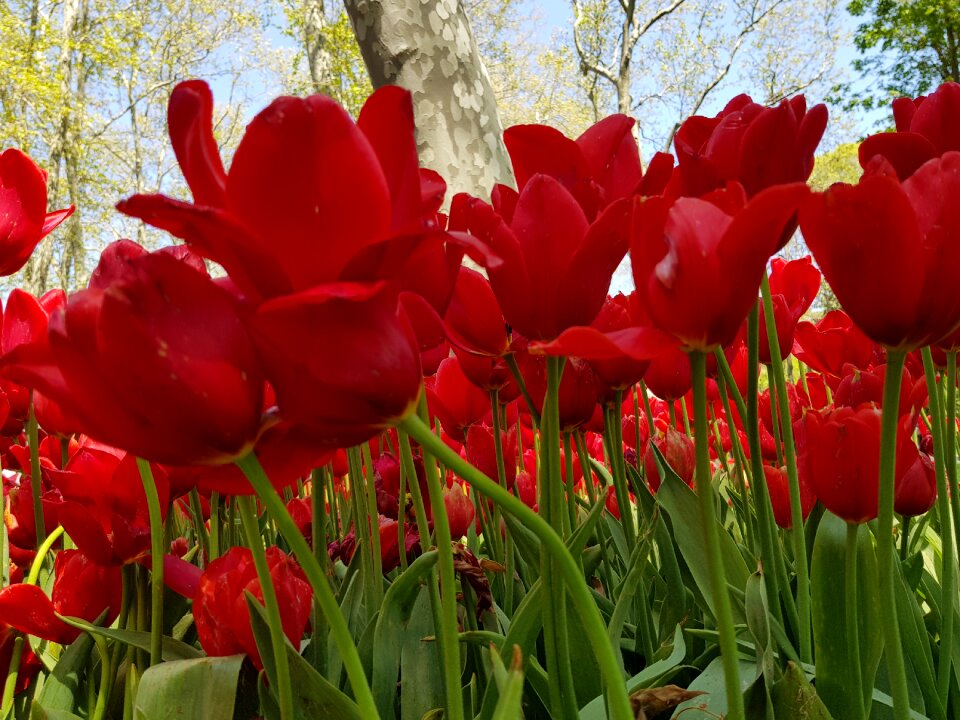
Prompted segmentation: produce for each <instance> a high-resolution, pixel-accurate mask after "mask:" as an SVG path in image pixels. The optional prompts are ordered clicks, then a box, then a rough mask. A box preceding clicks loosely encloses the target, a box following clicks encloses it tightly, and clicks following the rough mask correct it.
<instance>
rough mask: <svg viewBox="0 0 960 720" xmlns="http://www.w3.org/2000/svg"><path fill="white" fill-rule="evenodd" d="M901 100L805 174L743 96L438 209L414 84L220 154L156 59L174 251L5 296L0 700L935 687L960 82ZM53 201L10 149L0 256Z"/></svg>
mask: <svg viewBox="0 0 960 720" xmlns="http://www.w3.org/2000/svg"><path fill="white" fill-rule="evenodd" d="M893 110H894V118H895V123H896V128H897V131H896V132H892V133H883V134H880V135H875V136H871V137H869V138H867V139H866V140H865V141H864V142H863V143H862V145H861V146H860V150H859V158H860V161H861V163H862V165H863V168H864V173H863V177H862V178H860V180H859V181H858V182H857V183H856V184H837V185H834V186H833V187H830V188H828V189H827V190H825V191H822V192H814V191H812V190H811V189H810V188H809V187H808V185H807V180H808V178H809V177H810V173H811V171H812V170H813V165H814V156H815V153H816V149H817V146H818V144H819V142H820V139H821V137H822V136H823V133H824V129H825V126H826V122H827V113H826V108H825V107H824V106H822V105H815V106H812V107H809V108H808V106H807V102H806V99H805V98H803V96H797V97H793V98H790V99H787V100H783V101H782V102H780V103H778V104H777V105H776V106H774V107H769V108H768V107H763V106H761V105H759V104H757V103H755V102H753V101H752V100H751V99H750V98H749V97H748V96H746V95H740V96H737V97H735V98H733V99H732V100H731V101H730V102H729V103H728V104H727V105H726V106H725V107H724V109H723V110H722V111H721V112H720V113H719V114H718V115H717V116H716V117H699V116H696V117H692V118H689V119H687V120H686V121H685V122H684V123H683V124H682V125H681V126H680V127H679V129H678V131H677V133H676V136H675V139H674V151H675V156H674V155H673V154H668V153H658V154H656V155H655V156H654V157H653V158H651V160H650V162H649V164H647V165H646V166H645V167H644V165H643V164H642V163H641V158H640V153H639V148H638V146H637V143H636V141H635V140H634V134H633V130H634V121H633V120H632V119H631V118H628V117H626V116H624V115H614V116H611V117H609V118H606V119H604V120H601V121H600V122H598V123H596V124H594V125H593V126H591V127H590V128H588V129H587V130H586V131H584V132H583V133H582V134H581V135H580V136H579V137H577V138H576V139H572V138H568V137H566V136H565V135H563V134H562V133H561V132H559V131H558V130H555V129H553V128H551V127H548V126H545V125H521V126H516V127H512V128H509V129H507V131H506V132H505V135H504V143H505V146H506V148H507V150H508V152H509V155H510V160H511V163H512V170H513V178H514V180H515V184H510V185H508V184H501V185H497V186H495V187H494V188H493V189H492V191H491V193H490V195H489V196H483V197H473V196H470V195H467V194H462V193H461V194H458V195H456V196H454V197H452V198H450V199H449V204H446V184H445V182H444V179H443V178H441V177H440V176H439V175H437V173H435V172H433V171H431V170H429V169H425V168H420V167H419V164H418V155H417V143H416V138H415V131H416V127H415V122H414V114H413V104H412V102H411V97H410V95H409V93H407V92H406V91H405V90H402V89H400V88H397V87H384V88H380V89H379V90H377V91H376V92H374V93H373V94H372V95H371V96H370V97H369V98H368V100H367V101H366V103H365V105H364V107H363V109H362V111H361V112H360V114H359V117H358V118H357V119H356V120H354V119H353V118H351V117H350V115H349V114H348V113H347V112H346V111H345V110H344V109H343V108H341V107H340V106H339V105H338V104H337V103H336V102H335V101H333V100H331V99H330V98H326V97H323V96H319V95H315V96H313V97H309V98H305V99H303V98H293V97H281V98H277V99H276V100H274V101H273V102H271V103H270V104H269V105H268V106H267V107H266V108H264V109H263V110H262V111H261V112H259V113H258V114H257V115H256V116H255V117H254V118H253V119H252V120H251V122H250V124H249V125H248V127H247V129H246V132H245V133H244V135H243V137H242V139H241V140H240V143H239V145H238V147H237V149H236V152H235V153H234V154H233V158H232V161H231V163H230V165H229V167H226V166H225V165H224V162H223V160H221V156H220V152H219V150H218V145H217V142H216V140H215V137H214V105H213V94H212V92H211V90H210V88H209V87H208V86H207V85H206V83H204V82H202V81H199V80H189V81H186V82H183V83H180V84H178V85H177V86H176V87H175V88H174V89H173V91H172V94H171V97H170V101H169V107H168V127H169V132H170V139H171V143H172V146H173V151H174V154H175V156H176V159H177V162H178V164H179V166H180V170H181V171H182V174H183V177H184V179H185V180H186V184H187V186H188V188H189V190H190V193H191V195H192V200H190V201H187V200H184V199H178V198H174V197H169V196H166V195H162V194H151V195H134V196H132V197H128V198H126V199H125V200H122V201H121V202H120V203H119V204H118V209H119V210H120V212H122V213H124V214H126V215H128V216H130V217H133V218H138V219H140V220H142V221H143V222H145V223H147V224H149V225H151V226H153V227H155V228H158V229H159V230H162V231H165V232H167V233H169V234H170V235H171V236H172V237H173V238H175V239H177V240H180V241H183V242H182V243H178V244H174V245H171V246H168V247H163V248H160V249H154V250H152V251H151V250H147V249H146V248H144V247H141V246H140V245H138V244H136V243H133V242H131V241H129V240H118V241H116V242H114V243H112V244H111V245H109V246H108V247H107V248H106V249H105V250H104V251H103V252H102V253H101V255H100V258H99V260H98V262H97V264H96V268H95V270H94V271H93V273H92V275H91V277H90V280H89V283H88V285H87V287H85V288H82V289H78V290H76V291H73V292H70V293H65V292H64V291H61V290H55V291H50V292H48V293H46V294H44V295H42V296H39V297H34V296H33V295H30V294H29V293H27V292H25V291H23V290H22V289H15V290H13V291H12V292H11V293H10V295H9V296H8V297H7V299H6V302H5V303H4V307H3V313H2V321H0V463H2V467H3V469H4V472H3V476H2V485H3V510H4V513H3V520H4V529H3V533H2V536H0V540H2V543H0V559H2V563H3V568H2V570H3V572H2V574H0V698H2V699H0V717H2V718H16V719H17V720H19V718H27V717H41V716H42V717H51V718H53V717H60V716H63V717H85V718H91V720H104V719H105V718H114V717H116V718H127V717H134V716H135V717H145V718H150V717H154V716H159V715H160V714H163V713H174V714H176V715H177V716H178V717H187V718H197V719H198V720H199V719H200V718H204V719H206V718H220V717H223V718H232V717H237V718H242V719H243V720H250V719H251V718H255V717H265V718H269V719H270V720H294V719H295V718H299V717H314V716H317V714H318V713H319V714H321V715H323V716H324V717H327V716H329V717H337V718H383V719H384V720H387V719H389V718H396V717H398V716H400V717H426V716H431V715H436V714H438V713H439V714H442V715H443V717H444V718H447V719H448V720H466V719H467V718H468V717H469V718H484V719H487V718H519V717H525V718H531V719H534V718H536V719H540V718H543V719H546V718H571V719H572V718H578V717H579V718H581V719H583V720H586V719H588V718H590V719H592V718H596V719H597V720H600V718H610V719H612V720H632V719H633V718H636V717H653V716H657V717H667V716H668V715H671V714H672V715H671V716H672V717H680V716H683V717H686V716H687V715H688V714H690V713H697V712H700V713H702V714H704V715H705V716H711V717H726V718H732V719H733V720H747V718H752V717H776V718H793V717H801V716H804V717H805V716H807V715H809V716H811V717H813V716H816V717H818V718H836V719H837V720H848V719H849V720H868V719H869V718H872V717H893V718H895V720H907V718H911V717H919V716H923V717H927V718H930V719H931V720H947V719H948V718H950V717H954V716H956V714H957V708H960V689H958V685H957V683H956V677H957V674H958V672H960V666H957V665H956V655H957V651H958V650H960V647H958V646H957V645H956V642H957V640H956V635H957V633H958V632H960V626H958V624H957V623H958V620H960V616H958V608H957V605H956V598H957V587H958V584H957V583H958V572H957V571H958V570H960V567H958V553H957V543H956V540H957V534H958V530H960V499H958V498H960V488H958V486H957V469H956V463H955V462H954V460H955V458H956V455H957V429H958V422H957V412H956V408H957V397H956V382H957V361H956V352H957V349H958V348H960V342H958V338H960V293H958V292H957V286H958V283H960V274H958V273H960V270H958V268H960V211H958V208H960V130H958V128H960V85H956V84H953V83H947V84H945V85H943V86H942V87H940V88H938V89H937V90H936V91H935V92H932V93H931V94H930V95H928V96H926V97H925V98H917V99H912V98H901V99H898V100H897V101H895V102H894V106H893ZM72 210H73V209H72V208H68V209H65V210H58V211H52V212H51V211H48V208H47V193H46V175H45V174H44V172H43V171H42V170H41V169H40V168H39V167H38V166H37V165H36V164H35V163H34V162H33V161H32V160H31V159H30V158H28V157H27V156H26V155H24V154H23V153H22V152H20V151H18V150H6V151H5V152H3V153H2V154H0V274H3V275H10V274H12V273H14V272H16V271H17V270H18V269H19V268H21V267H23V265H24V264H25V263H26V262H27V260H28V259H29V258H30V256H31V253H32V252H33V251H34V249H35V248H36V247H37V244H38V243H39V242H40V241H41V240H42V239H43V238H44V237H45V236H46V235H47V234H49V233H50V232H52V231H54V230H55V229H56V227H57V225H58V224H60V223H61V222H63V221H64V220H66V219H67V218H68V217H69V215H70V214H71V212H72ZM73 221H75V219H74V220H73ZM73 221H71V222H73ZM798 228H799V230H800V232H801V233H802V235H803V239H804V241H805V243H806V245H807V247H808V248H809V249H810V251H811V253H812V257H811V256H804V257H801V258H799V259H792V260H789V261H788V260H786V259H785V258H783V257H778V254H779V253H780V251H781V250H782V249H783V247H784V245H785V243H786V242H787V241H788V240H789V239H790V238H791V237H792V236H793V235H794V233H795V232H796V231H797V229H798ZM628 253H629V262H630V267H631V270H632V276H633V280H634V285H635V289H634V290H633V291H632V292H630V293H619V294H611V292H610V286H611V278H612V275H613V273H614V270H615V269H616V268H617V266H618V265H619V264H620V263H621V261H623V260H624V258H625V257H627V256H628ZM465 257H469V258H470V259H472V260H473V261H474V263H475V264H469V263H466V264H465V263H464V258H465ZM468 265H469V266H468ZM214 266H216V267H217V271H216V272H214V271H213V270H212V269H211V268H212V267H214ZM821 273H822V277H821ZM822 283H825V284H826V285H829V287H830V289H831V290H832V292H833V294H834V295H835V297H836V299H837V301H838V302H839V304H840V306H841V307H842V309H833V310H831V311H829V312H823V307H822V305H823V304H822V303H818V302H817V299H816V298H817V297H818V294H819V293H820V292H821V284H822ZM931 346H933V349H934V351H933V352H931V349H930V348H931ZM881 663H883V670H882V671H881V670H880V664H881ZM703 692H707V694H702V693H703Z"/></svg>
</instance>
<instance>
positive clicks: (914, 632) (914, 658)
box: [893, 561, 947, 720]
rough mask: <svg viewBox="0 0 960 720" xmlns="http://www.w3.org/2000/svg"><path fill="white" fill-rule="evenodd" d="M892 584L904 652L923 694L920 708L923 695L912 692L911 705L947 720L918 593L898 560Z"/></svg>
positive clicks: (935, 719) (936, 718)
mask: <svg viewBox="0 0 960 720" xmlns="http://www.w3.org/2000/svg"><path fill="white" fill-rule="evenodd" d="M893 585H894V595H895V596H896V602H897V624H898V626H899V629H900V637H901V638H902V640H903V649H904V654H905V655H906V659H907V662H908V665H909V667H912V669H913V674H914V675H915V677H916V680H917V683H918V684H919V686H920V693H921V695H922V701H921V702H922V704H921V707H919V708H918V707H917V700H918V699H920V698H917V697H915V694H914V693H911V696H910V705H911V706H912V707H913V708H916V709H918V710H920V711H921V712H923V711H924V710H925V711H926V713H927V714H928V715H929V716H930V717H931V718H933V719H934V720H946V717H947V715H946V712H945V710H944V708H943V704H942V703H941V702H940V696H939V694H938V693H937V684H936V680H935V678H934V671H933V658H932V656H931V651H930V641H929V636H928V634H927V630H926V627H925V626H924V623H923V614H922V613H921V612H920V606H919V605H918V604H917V600H916V596H915V595H914V593H913V592H912V591H911V590H910V589H909V588H908V587H907V585H906V581H905V580H904V577H903V573H902V572H901V569H900V564H899V562H897V561H895V562H894V578H893ZM908 673H909V670H908ZM908 678H909V675H908Z"/></svg>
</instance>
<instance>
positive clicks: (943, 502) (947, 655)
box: [901, 348, 956, 707]
mask: <svg viewBox="0 0 960 720" xmlns="http://www.w3.org/2000/svg"><path fill="white" fill-rule="evenodd" d="M921 356H922V358H923V369H924V374H925V375H926V379H927V394H928V395H929V397H930V414H931V416H932V417H931V421H932V422H931V423H930V432H931V433H932V434H933V460H934V467H935V472H936V482H937V501H936V502H937V514H938V515H939V516H940V542H941V545H942V551H941V554H940V561H941V567H940V583H941V590H942V594H941V596H940V616H941V617H942V618H943V631H942V632H941V633H940V653H939V662H938V665H937V692H938V693H939V695H940V701H941V703H942V704H943V706H944V707H946V706H947V700H948V694H949V692H950V665H951V661H952V656H953V652H952V650H953V625H954V617H953V616H954V613H953V606H954V596H955V595H956V591H955V589H954V586H955V583H956V552H955V545H954V538H953V532H951V530H952V523H951V517H950V500H949V499H948V498H949V492H948V490H947V478H946V463H947V462H948V458H949V457H950V455H949V452H950V450H949V448H947V449H946V453H945V452H944V445H945V443H944V442H943V427H944V426H943V423H941V422H940V418H941V417H943V411H942V408H941V407H940V394H939V393H938V392H937V371H936V368H935V367H934V365H933V356H932V355H931V354H930V348H924V349H923V350H922V351H921ZM948 429H949V428H948ZM907 520H909V518H907ZM908 529H909V526H908V525H907V523H906V522H905V523H904V525H903V527H902V530H903V539H902V541H901V547H902V548H906V547H907V530H908ZM901 557H904V553H903V552H901Z"/></svg>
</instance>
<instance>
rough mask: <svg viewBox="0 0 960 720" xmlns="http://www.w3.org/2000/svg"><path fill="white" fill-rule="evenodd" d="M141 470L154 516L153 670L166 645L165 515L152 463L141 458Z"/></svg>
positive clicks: (152, 523) (152, 546)
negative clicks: (164, 641)
mask: <svg viewBox="0 0 960 720" xmlns="http://www.w3.org/2000/svg"><path fill="white" fill-rule="evenodd" d="M137 469H138V470H139V471H140V479H141V480H142V481H143V492H144V493H145V494H146V496H147V512H148V514H149V516H150V583H151V585H150V666H151V667H152V666H154V665H157V664H158V663H160V662H161V661H162V658H161V648H162V645H161V643H162V641H163V556H164V547H163V512H162V510H161V508H160V496H159V495H158V494H157V484H156V482H154V479H153V470H151V469H150V463H148V462H147V461H146V460H142V459H141V458H137Z"/></svg>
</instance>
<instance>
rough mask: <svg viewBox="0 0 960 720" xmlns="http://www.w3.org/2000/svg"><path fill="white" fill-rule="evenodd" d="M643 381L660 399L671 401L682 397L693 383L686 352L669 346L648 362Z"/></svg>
mask: <svg viewBox="0 0 960 720" xmlns="http://www.w3.org/2000/svg"><path fill="white" fill-rule="evenodd" d="M643 381H644V383H645V384H646V386H647V389H648V390H649V391H650V392H652V393H653V394H654V395H656V396H657V397H658V398H660V399H661V400H665V401H667V402H673V401H674V400H678V399H679V398H682V397H683V396H684V395H686V394H687V393H688V392H690V388H691V387H692V384H693V380H692V377H691V375H690V360H689V359H687V354H686V353H685V352H683V351H682V350H681V349H680V348H671V349H670V350H667V351H666V352H664V353H662V354H660V355H658V356H657V357H655V358H654V359H653V360H652V361H651V362H650V367H649V368H647V372H646V374H644V376H643Z"/></svg>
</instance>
